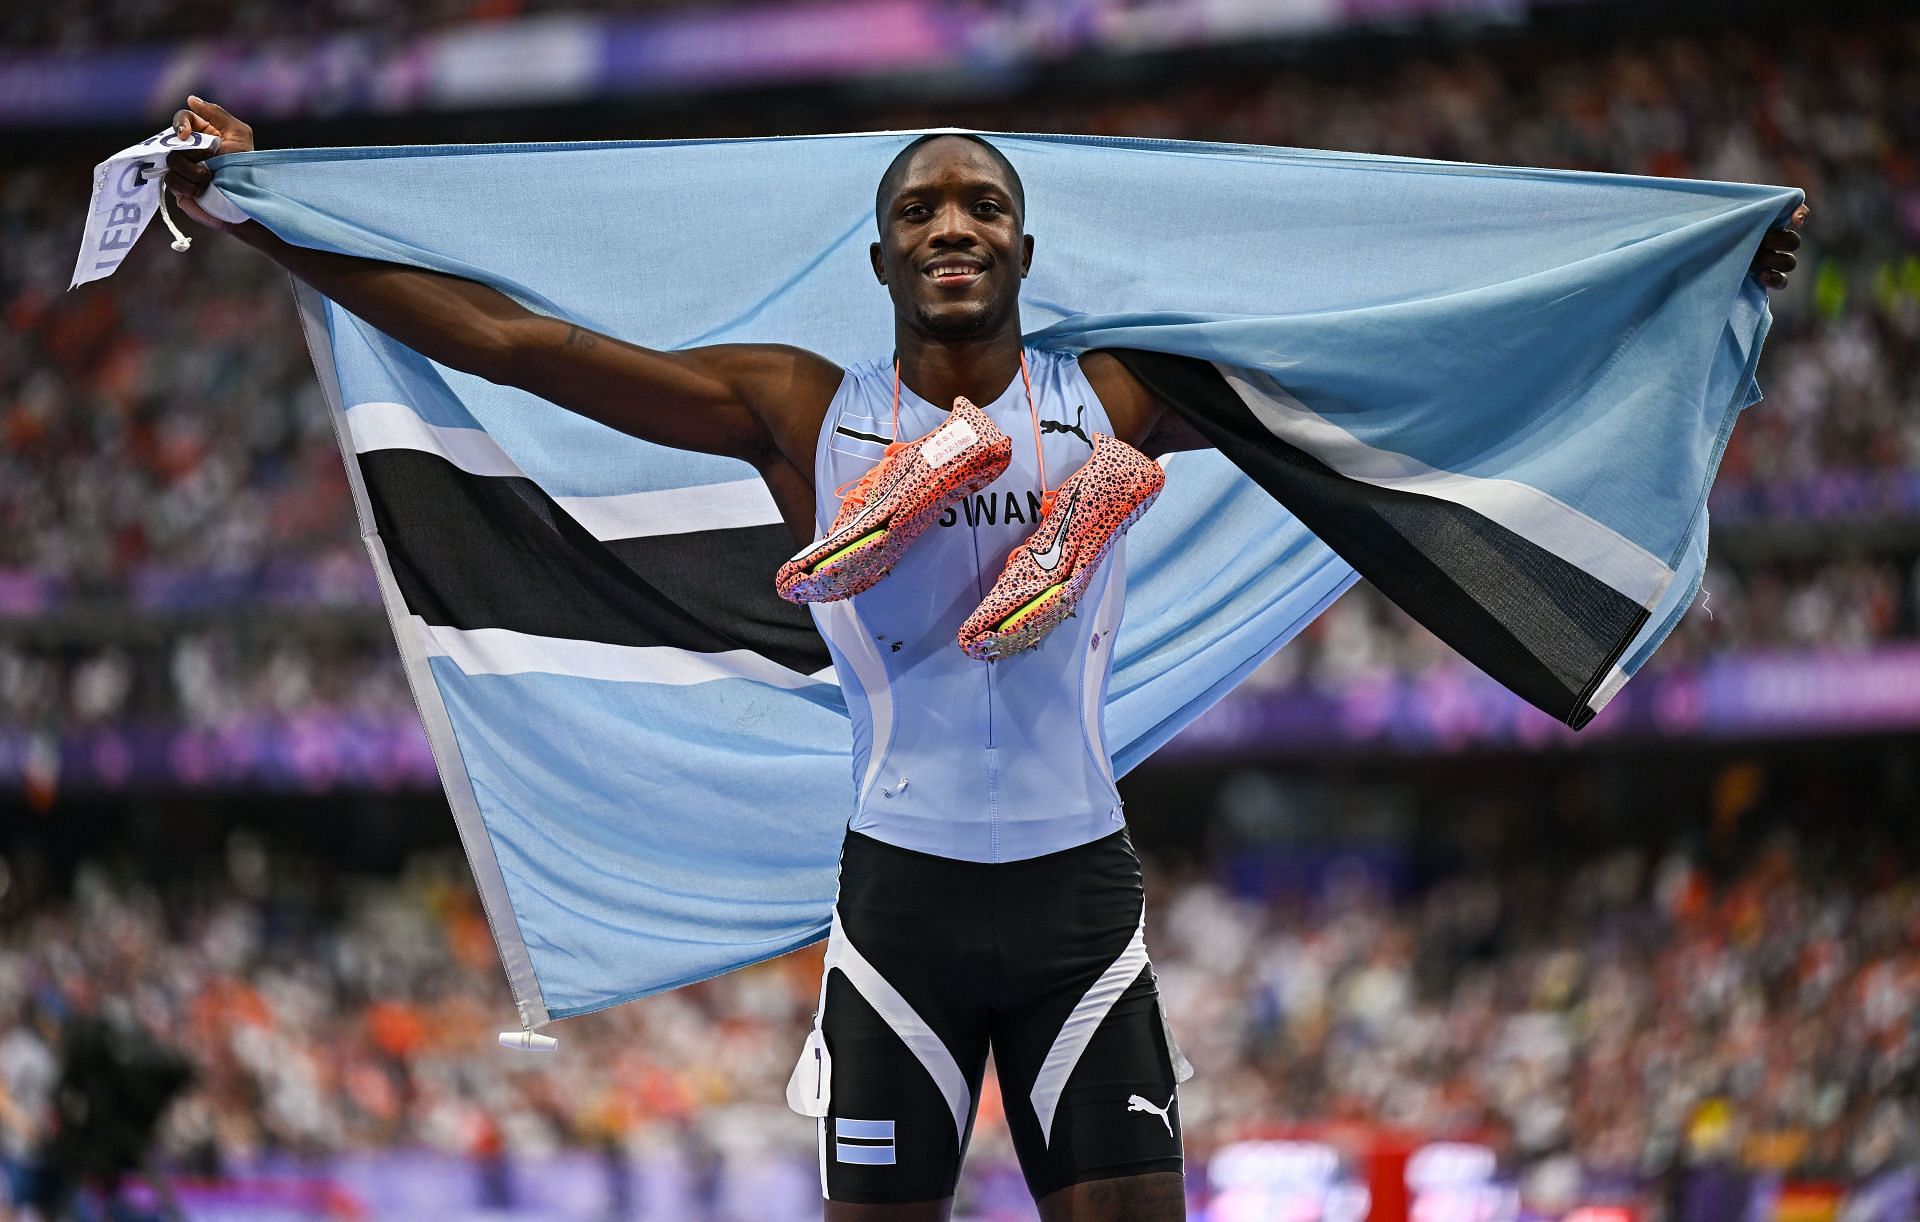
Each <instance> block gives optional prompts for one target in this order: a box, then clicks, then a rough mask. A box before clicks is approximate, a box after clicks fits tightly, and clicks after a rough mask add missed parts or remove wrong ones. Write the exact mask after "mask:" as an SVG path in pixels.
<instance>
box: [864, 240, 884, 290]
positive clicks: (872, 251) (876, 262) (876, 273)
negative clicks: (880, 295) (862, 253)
mask: <svg viewBox="0 0 1920 1222" xmlns="http://www.w3.org/2000/svg"><path fill="white" fill-rule="evenodd" d="M867 258H869V259H871V260H873V278H874V279H875V280H878V281H879V282H880V283H882V284H885V283H886V282H887V265H886V264H885V263H884V262H882V261H881V259H880V243H878V242H875V243H874V244H873V245H871V246H869V247H867Z"/></svg>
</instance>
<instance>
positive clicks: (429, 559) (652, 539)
mask: <svg viewBox="0 0 1920 1222" xmlns="http://www.w3.org/2000/svg"><path fill="white" fill-rule="evenodd" d="M359 460H360V471H361V474H362V476H363V477H364V479H365V482H366V486H367V499H368V500H369V501H370V502H371V504H372V507H373V516H374V523H375V525H376V527H377V528H378V529H379V531H380V537H381V538H382V540H384V541H385V543H386V548H387V556H388V559H389V560H390V561H391V562H392V566H393V576H394V581H395V583H396V584H397V585H398V586H399V587H400V594H401V597H402V598H404V599H405V600H406V604H407V609H408V610H409V611H411V612H413V613H414V614H415V615H418V616H420V617H421V618H423V619H425V620H426V621H427V622H428V623H430V624H434V625H439V626H444V627H449V628H465V629H473V628H507V629H511V630H513V631H515V632H526V633H532V634H535V635H538V636H550V637H565V638H572V639H576V640H585V641H600V642H603V643H606V644H610V645H668V646H673V647H675V648H679V649H690V650H695V651H698V652H702V653H718V652H722V651H726V650H732V649H750V650H752V651H753V652H755V653H757V654H759V655H761V656H762V657H764V658H767V659H768V660H770V661H773V662H777V663H779V664H780V665H782V666H785V667H788V668H790V669H792V670H797V671H799V672H800V673H802V674H811V673H813V672H814V671H817V670H820V669H822V668H824V667H826V666H827V665H829V663H830V659H829V656H828V654H827V649H826V644H825V643H824V642H823V641H822V640H821V639H820V634H819V632H818V631H817V630H816V629H815V628H814V626H813V619H812V617H811V616H809V615H808V614H807V612H806V609H805V608H804V607H798V606H795V605H794V604H792V603H789V602H786V601H785V600H783V599H782V598H781V597H780V596H779V595H778V594H775V593H774V590H773V575H774V573H775V572H776V571H777V570H778V569H779V567H780V565H781V564H782V563H783V562H784V561H785V560H786V559H787V556H788V555H789V553H791V552H792V551H793V542H792V539H791V538H790V537H789V536H788V534H787V531H786V528H785V527H784V526H781V525H778V524H774V525H767V526H744V527H735V528H730V529H724V530H706V531H694V532H689V533H685V534H678V535H650V536H645V537H641V538H633V539H620V540H611V541H607V542H602V541H601V540H598V539H595V538H594V537H593V535H592V534H590V533H588V531H587V530H586V529H585V528H584V527H582V526H581V525H580V524H579V523H578V522H575V521H574V520H573V519H572V518H571V517H569V516H568V515H567V514H566V512H565V511H564V510H562V509H560V507H559V506H558V505H556V504H555V503H554V501H553V498H552V497H550V496H548V495H547V494H546V492H544V491H543V490H542V489H541V488H540V486H539V485H538V484H535V483H534V482H533V481H532V480H530V479H527V478H526V477H524V476H497V475H474V474H471V473H469V472H466V471H462V470H461V469H460V468H458V467H456V466H454V465H453V464H452V463H450V462H448V461H447V460H446V459H444V458H441V457H440V456H439V455H437V454H429V453H427V452H425V451H422V450H405V449H394V450H374V451H371V452H369V453H365V454H361V455H359Z"/></svg>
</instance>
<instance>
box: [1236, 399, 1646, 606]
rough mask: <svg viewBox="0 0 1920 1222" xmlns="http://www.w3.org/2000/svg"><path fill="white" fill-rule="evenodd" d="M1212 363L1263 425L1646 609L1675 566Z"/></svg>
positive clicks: (1524, 493) (1347, 470) (1567, 510)
mask: <svg viewBox="0 0 1920 1222" xmlns="http://www.w3.org/2000/svg"><path fill="white" fill-rule="evenodd" d="M1215 368H1217V369H1218V370H1219V371H1220V373H1221V375H1222V376H1223V377H1225V378H1226V380H1227V383H1228V385H1230V386H1232V387H1233V389H1234V390H1235V392H1237V393H1238V394H1239V396H1240V398H1241V400H1242V401H1243V402H1245V403H1246V405H1247V407H1248V409H1249V410H1250V411H1252V412H1253V414H1254V415H1255V416H1256V417H1258V418H1259V420H1260V423H1261V424H1263V425H1265V426H1266V428H1267V431H1268V432H1270V433H1272V434H1273V435H1274V436H1275V437H1278V438H1280V440H1282V441H1285V442H1287V443H1288V444H1290V445H1295V446H1298V447H1299V448H1300V449H1302V450H1305V451H1306V452H1307V453H1308V454H1311V455H1312V456H1313V457H1315V458H1317V459H1319V460H1320V461H1321V462H1323V463H1325V464H1327V466H1329V467H1332V468H1333V469H1334V470H1335V471H1337V472H1339V473H1340V474H1341V475H1344V476H1346V477H1347V478H1348V479H1352V480H1359V481H1360V482H1361V483H1364V484H1372V485H1374V486H1375V487H1376V488H1391V489H1395V490H1397V491H1401V492H1413V493H1418V494H1420V495H1422V496H1431V497H1438V498H1439V499H1441V500H1444V501H1452V502H1453V503H1454V504H1456V505H1464V506H1465V507H1466V508H1468V509H1471V510H1473V511H1474V512H1475V513H1477V514H1480V515H1481V516H1482V517H1485V518H1488V519H1490V520H1491V521H1494V522H1497V523H1499V524H1500V525H1502V526H1504V527H1506V528H1507V529H1508V530H1510V531H1512V532H1513V533H1514V534H1516V535H1519V536H1520V537H1521V538H1523V539H1525V540H1527V541H1528V542H1530V543H1533V544H1535V545H1536V546H1538V547H1542V548H1545V549H1546V550H1547V551H1549V552H1552V553H1553V554H1554V555H1556V556H1558V557H1560V558H1561V559H1562V560H1565V561H1566V562H1568V563H1569V564H1572V565H1574V566H1575V567H1577V568H1580V569H1582V570H1584V571H1586V572H1588V573H1591V574H1593V576H1594V577H1596V578H1598V579H1599V580H1601V581H1604V582H1606V583H1607V584H1608V585H1610V586H1612V587H1613V588H1614V589H1616V590H1618V591H1620V593H1622V594H1624V595H1626V596H1627V597H1628V598H1631V599H1633V600H1634V601H1635V602H1637V603H1639V604H1640V605H1641V606H1643V607H1647V608H1649V609H1651V608H1652V607H1653V606H1654V604H1656V603H1658V602H1659V601H1660V597H1661V595H1663V594H1665V593H1666V589H1667V584H1668V583H1669V582H1671V581H1672V580H1673V570H1672V569H1670V568H1668V567H1667V566H1666V565H1665V564H1664V563H1662V562H1661V560H1660V558H1659V557H1658V556H1656V555H1654V554H1653V553H1652V552H1650V551H1648V550H1647V549H1645V548H1644V547H1641V546H1640V545H1639V544H1638V543H1635V542H1634V541H1633V540H1631V539H1629V538H1627V537H1626V536H1625V535H1622V534H1620V533H1619V532H1618V531H1616V530H1613V529H1612V528H1610V527H1608V526H1605V525H1603V524H1602V523H1600V522H1596V521H1595V520H1593V519H1592V518H1590V517H1588V516H1587V515H1586V514H1584V513H1581V512H1580V511H1579V510H1577V509H1575V508H1574V507H1573V506H1571V505H1569V504H1567V503H1566V502H1565V501H1561V500H1558V499H1556V498H1555V497H1553V496H1550V495H1549V494H1547V493H1545V492H1542V491H1540V489H1538V488H1534V487H1531V486H1529V485H1527V484H1523V483H1520V482H1519V481H1517V480H1510V479H1488V478H1485V477H1482V476H1477V475H1460V474H1458V473H1456V472H1452V471H1442V470H1440V469H1439V468H1437V467H1430V466H1428V465H1427V464H1425V463H1423V462H1421V461H1420V460H1419V459H1417V458H1413V457H1411V456H1409V455H1406V454H1399V453H1396V452H1394V451H1392V450H1380V449H1375V448H1374V447H1373V446H1370V445H1368V444H1367V443H1366V442H1364V441H1361V440H1360V439H1359V438H1358V437H1355V436H1354V435H1353V434H1352V433H1349V432H1347V430H1345V429H1343V428H1341V427H1340V426H1339V425H1337V424H1335V423H1333V422H1332V421H1330V420H1328V419H1326V418H1325V417H1324V416H1321V415H1320V414H1318V413H1317V412H1315V411H1314V410H1313V409H1311V408H1309V407H1308V406H1307V405H1306V404H1304V403H1302V402H1300V400H1298V399H1296V398H1294V397H1293V396H1292V395H1290V394H1288V393H1287V392H1286V390H1285V389H1283V388H1282V387H1281V386H1280V384H1279V383H1278V382H1277V381H1275V380H1274V379H1273V377H1272V376H1271V375H1268V374H1264V373H1260V374H1255V375H1254V377H1253V378H1251V379H1250V378H1249V377H1248V376H1247V371H1246V370H1241V369H1234V368H1232V367H1230V366H1227V365H1216V366H1215Z"/></svg>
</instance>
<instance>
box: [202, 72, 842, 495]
mask: <svg viewBox="0 0 1920 1222" xmlns="http://www.w3.org/2000/svg"><path fill="white" fill-rule="evenodd" d="M188 107H189V108H188V109H186V110H182V111H180V112H179V113H178V114H177V115H175V116H174V125H175V127H176V128H179V129H182V130H186V129H188V128H190V129H191V130H193V131H200V132H209V133H212V134H215V135H217V136H219V137H220V145H219V147H218V148H217V149H212V150H208V151H205V152H201V153H197V154H188V153H175V154H173V155H172V156H171V157H170V158H169V159H168V163H167V166H168V170H167V186H168V188H169V189H170V190H172V191H173V192H174V194H175V196H176V197H177V198H178V199H179V200H180V201H181V206H182V208H183V209H184V210H186V211H187V212H188V213H189V214H190V215H192V216H193V217H195V219H197V220H199V221H201V222H202V223H203V224H207V225H210V226H212V227H214V228H221V229H226V230H228V232H230V233H232V234H233V235H234V236H235V237H237V238H239V239H240V240H241V241H244V242H245V243H247V245H249V246H252V247H253V248H254V249H256V250H258V251H260V252H261V253H262V254H264V255H266V256H267V257H268V258H270V259H272V260H274V261H275V262H276V263H278V264H280V266H282V267H284V268H285V269H286V270H287V271H288V272H289V273H290V274H292V275H293V276H295V277H297V278H298V279H300V280H302V281H304V282H305V283H307V284H310V285H312V286H313V287H314V288H315V289H317V290H319V291H320V292H321V293H322V294H324V295H325V296H326V297H328V298H329V299H331V300H333V301H334V302H337V303H338V304H339V305H340V306H341V308H343V309H345V310H347V311H349V312H350V313H352V314H353V315H354V316H356V317H358V318H361V319H364V320H365V321H366V322H367V323H369V324H370V325H372V326H373V327H376V328H378V329H379V330H380V331H382V332H384V333H385V334H387V335H390V336H392V337H393V338H394V339H396V340H399V341H400V342H401V343H403V344H405V345H406V346H407V347H409V348H412V349H413V350H414V351H416V352H419V353H421V354H423V355H425V356H428V357H431V358H432V359H433V360H436V361H438V362H440V363H441V364H443V365H447V366H449V367H451V368H454V369H459V370H463V371H465V372H467V373H472V374H475V375H477V376H479V377H483V378H486V379H487V380H488V381H491V382H497V383H500V384H502V385H507V386H517V387H520V388H521V389H523V390H527V391H531V392H532V393H534V394H536V395H539V396H540V397H541V398H543V399H546V400H548V401H550V402H552V403H554V404H556V405H558V406H560V407H564V408H566V409H568V410H569V411H574V412H578V413H580V414H581V415H583V416H586V417H588V418H590V419H593V420H597V421H599V422H600V423H602V424H605V425H608V426H609V427H612V428H616V429H619V430H620V431H621V432H624V433H630V434H632V435H633V436H636V437H641V438H644V439H645V440H648V441H653V442H657V443H659V444H661V445H666V446H672V447H674V448H676V449H683V450H698V451H701V452H703V453H708V454H723V455H726V456H728V457H731V458H740V459H745V460H746V461H748V462H750V463H753V464H754V465H755V466H756V467H758V468H759V469H760V470H761V471H762V473H763V474H767V475H768V476H769V477H770V478H771V477H772V476H773V475H774V474H775V473H776V471H777V470H779V469H782V468H793V469H794V470H793V471H783V472H781V473H782V474H784V475H786V476H788V477H791V475H792V474H794V473H795V472H796V471H797V472H798V473H800V474H802V475H805V474H806V473H810V471H811V469H812V461H813V447H814V439H815V437H817V436H818V432H819V426H820V421H821V419H822V418H823V417H824V416H825V414H826V409H827V405H828V404H829V402H830V401H831V400H832V398H833V394H834V390H835V388H836V387H837V386H838V385H839V382H840V376H841V371H840V369H839V368H838V367H837V366H835V365H834V364H833V363H832V362H830V361H827V360H826V359H824V358H822V357H819V356H816V355H815V354H813V353H811V352H806V351H804V350H802V349H799V348H791V347H786V346H782V345H773V344H722V345H715V346H712V347H707V348H694V349H689V350H687V351H683V352H662V351H655V350H653V349H650V348H643V347H641V346H639V345H638V344H630V343H627V342H625V341H624V340H619V339H615V338H613V337H611V336H607V335H602V334H599V333H597V332H594V331H591V330H589V329H587V328H585V327H580V326H575V325H573V324H571V323H568V322H565V321H562V320H559V319H554V318H548V317H545V316H543V315H539V314H535V313H533V312H532V311H530V310H528V309H526V308H525V307H524V306H522V305H520V304H519V303H518V302H516V301H514V300H513V299H512V298H511V297H508V296H507V295H506V294H504V293H501V292H499V291H498V290H496V289H493V288H490V287H488V286H486V285H483V284H479V283H476V282H474V281H471V280H464V279H461V278H460V277H457V276H450V275H446V274H443V273H440V272H432V271H425V270H422V269H420V268H414V267H408V266H405V265H403V264H397V263H385V262H381V261H378V260H374V259H362V258H356V257H354V256H351V255H340V254H333V253H330V252H327V251H318V250H310V249H308V248H306V247H301V246H295V245H293V244H292V243H290V242H287V241H284V240H282V239H281V238H280V237H278V236H277V235H275V234H274V233H273V232H272V231H270V230H269V229H267V227H266V226H264V225H261V224H260V223H259V222H257V221H249V222H247V223H246V224H243V225H234V226H227V225H224V224H222V223H221V222H220V221H217V220H215V219H214V218H213V217H211V216H209V215H208V214H207V213H206V212H205V211H204V210H203V209H201V208H200V207H199V205H198V203H197V202H195V201H196V199H197V197H198V196H199V195H200V193H201V192H203V191H205V190H206V187H207V184H208V183H210V182H211V181H212V178H213V174H212V171H210V170H209V169H207V167H206V166H204V165H202V164H200V163H201V161H203V160H205V159H206V158H208V157H212V156H215V155H218V154H221V153H231V152H242V151H246V150H249V149H251V148H253V132H252V129H251V128H249V127H248V126H247V125H246V124H244V123H242V122H240V121H239V120H238V119H235V118H234V117H233V116H232V115H230V114H228V113H227V112H226V111H225V110H223V109H221V108H220V107H218V106H215V105H213V104H212V103H209V102H203V101H201V100H200V99H198V98H193V99H190V100H189V102H188Z"/></svg>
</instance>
